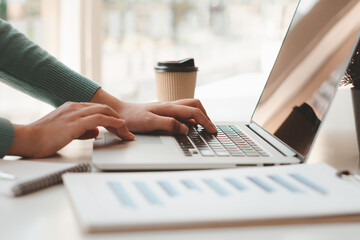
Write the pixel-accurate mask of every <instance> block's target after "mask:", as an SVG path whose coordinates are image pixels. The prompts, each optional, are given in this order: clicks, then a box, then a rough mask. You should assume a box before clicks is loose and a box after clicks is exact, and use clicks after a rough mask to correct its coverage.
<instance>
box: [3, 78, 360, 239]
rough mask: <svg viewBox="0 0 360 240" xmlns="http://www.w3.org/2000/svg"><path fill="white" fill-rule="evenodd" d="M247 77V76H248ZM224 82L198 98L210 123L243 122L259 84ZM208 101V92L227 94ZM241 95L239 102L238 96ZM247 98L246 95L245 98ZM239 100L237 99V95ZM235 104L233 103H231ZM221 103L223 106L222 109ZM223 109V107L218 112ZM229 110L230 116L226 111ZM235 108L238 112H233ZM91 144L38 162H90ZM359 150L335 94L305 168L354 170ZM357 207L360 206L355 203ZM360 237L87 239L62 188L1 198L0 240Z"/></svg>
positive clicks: (311, 233) (280, 231)
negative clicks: (317, 164)
mask: <svg viewBox="0 0 360 240" xmlns="http://www.w3.org/2000/svg"><path fill="white" fill-rule="evenodd" d="M250 77H251V76H250ZM252 77H253V79H252V80H251V81H249V76H247V77H246V78H245V79H247V81H245V80H244V79H243V78H239V79H229V80H226V81H224V82H221V83H214V84H210V85H207V86H202V87H200V88H198V90H197V97H198V98H200V99H202V101H203V103H204V105H205V107H206V108H207V111H208V113H209V115H210V116H211V117H212V119H213V120H224V119H226V118H227V119H229V120H239V119H242V120H248V119H249V118H250V115H251V112H252V109H253V107H254V106H255V104H256V102H254V101H256V99H257V96H258V95H259V94H260V92H261V88H262V84H263V82H262V81H260V80H258V77H256V76H252ZM229 86H231V88H230V89H231V90H230V91H228V93H227V94H219V97H218V98H212V97H209V96H213V95H212V93H210V92H214V91H217V92H221V90H225V89H229ZM243 91H245V93H244V96H245V97H244V98H243V100H240V99H241V98H240V99H239V97H237V95H238V94H240V93H241V92H243ZM245 94H246V95H245ZM240 95H241V94H240ZM236 99H238V100H237V101H235V100H236ZM224 104H225V105H224ZM220 106H222V108H220ZM223 106H226V108H227V109H234V111H233V112H230V111H225V110H224V107H223ZM235 109H238V110H237V111H235ZM91 149H92V145H91V141H84V142H79V141H76V142H73V143H72V144H70V145H69V146H68V147H66V148H65V149H63V150H62V151H61V155H62V156H60V157H58V158H50V159H43V160H41V161H64V162H80V161H90V158H91V151H92V150H91ZM358 157H359V154H358V150H357V145H356V136H355V130H354V120H353V115H352V105H351V99H350V91H349V90H348V89H342V90H339V91H338V94H337V96H336V98H335V102H334V104H333V105H332V108H331V110H330V112H329V115H328V118H327V119H326V120H325V122H324V125H323V128H322V129H321V131H320V135H319V138H318V140H317V142H316V144H315V147H314V149H313V152H312V154H311V157H310V160H309V162H310V163H314V162H327V163H329V164H330V165H332V166H334V167H336V168H338V169H343V168H349V169H357V164H358ZM359 204H360V203H359ZM358 236H360V223H341V224H340V223H339V224H316V225H287V226H260V227H239V228H216V229H199V230H176V231H173V230H169V231H152V232H139V233H136V232H133V233H111V234H94V235H87V234H84V233H82V232H81V230H80V228H79V224H78V223H77V221H76V217H75V215H74V212H73V211H72V208H71V206H70V201H69V199H68V197H67V195H66V192H65V189H64V187H63V185H58V186H54V187H51V188H48V189H45V190H43V191H40V192H36V193H33V194H30V195H27V196H25V197H21V198H8V197H3V196H0V239H6V240H11V239H52V240H53V239H147V240H148V239H182V240H183V239H207V240H209V239H290V240H294V239H324V240H325V239H326V240H331V239H344V238H355V237H358Z"/></svg>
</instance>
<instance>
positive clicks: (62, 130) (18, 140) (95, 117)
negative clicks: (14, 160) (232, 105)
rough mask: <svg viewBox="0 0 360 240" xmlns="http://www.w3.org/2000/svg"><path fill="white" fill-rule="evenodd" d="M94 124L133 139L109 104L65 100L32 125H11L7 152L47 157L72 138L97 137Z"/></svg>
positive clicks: (9, 153) (33, 156)
mask: <svg viewBox="0 0 360 240" xmlns="http://www.w3.org/2000/svg"><path fill="white" fill-rule="evenodd" d="M98 126H102V127H105V128H107V129H108V130H109V131H110V132H112V133H114V134H115V135H117V136H118V137H119V138H121V139H123V140H133V139H134V135H133V134H132V133H130V132H129V130H128V128H127V126H126V124H125V121H124V120H122V119H121V118H120V115H119V114H118V113H117V112H116V111H114V110H113V109H112V108H110V107H109V106H107V105H103V104H96V103H74V102H67V103H65V104H63V105H62V106H60V107H58V108H57V109H55V110H54V111H52V112H51V113H49V114H47V115H46V116H45V117H43V118H41V119H40V120H38V121H36V122H34V123H32V124H29V125H16V124H14V130H15V136H14V140H13V143H12V146H11V148H10V150H9V152H8V155H16V156H23V157H31V158H41V157H47V156H50V155H52V154H54V153H56V152H57V151H59V150H60V149H61V148H63V147H64V146H66V145H67V144H69V143H70V142H71V141H72V140H74V139H91V138H95V137H97V135H98V133H99V132H98V130H97V127H98Z"/></svg>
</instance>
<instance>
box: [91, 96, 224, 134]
mask: <svg viewBox="0 0 360 240" xmlns="http://www.w3.org/2000/svg"><path fill="white" fill-rule="evenodd" d="M91 102H95V103H101V104H106V105H108V106H110V107H112V108H113V109H114V110H115V111H116V112H117V113H119V114H120V116H121V118H122V119H124V120H125V121H126V125H127V126H128V128H129V130H130V131H132V132H137V133H145V132H151V131H157V130H162V131H167V132H169V133H176V134H186V133H187V132H188V127H187V126H186V125H184V123H190V124H200V125H202V126H203V127H204V128H205V130H207V131H208V132H210V133H216V132H217V130H216V127H215V126H214V124H213V123H212V122H211V120H210V119H209V117H208V116H207V114H206V111H205V109H204V107H203V106H202V104H201V102H200V101H199V100H197V99H184V100H178V101H174V102H165V103H159V102H155V103H145V104H135V103H126V102H122V101H120V100H118V99H116V98H115V97H113V96H111V95H110V94H108V93H106V92H105V91H104V90H102V89H99V90H98V91H97V92H96V93H95V95H94V97H93V99H92V100H91Z"/></svg>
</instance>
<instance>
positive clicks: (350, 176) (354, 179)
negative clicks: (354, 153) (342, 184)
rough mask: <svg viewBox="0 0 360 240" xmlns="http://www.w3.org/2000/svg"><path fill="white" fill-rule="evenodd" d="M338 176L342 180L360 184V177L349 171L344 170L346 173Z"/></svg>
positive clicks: (338, 173)
mask: <svg viewBox="0 0 360 240" xmlns="http://www.w3.org/2000/svg"><path fill="white" fill-rule="evenodd" d="M336 175H337V176H338V177H339V178H341V179H344V180H348V181H351V182H354V183H357V184H360V175H358V174H356V173H352V172H350V171H348V170H344V171H339V172H337V174H336Z"/></svg>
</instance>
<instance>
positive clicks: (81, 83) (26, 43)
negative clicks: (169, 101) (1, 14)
mask: <svg viewBox="0 0 360 240" xmlns="http://www.w3.org/2000/svg"><path fill="white" fill-rule="evenodd" d="M0 81H1V82H3V83H5V84H7V85H9V86H12V87H14V88H16V89H18V90H20V91H22V92H24V93H26V94H29V95H30V96H32V97H35V98H37V99H40V100H42V101H44V102H47V103H49V104H51V105H53V106H55V107H58V106H60V105H62V104H63V103H65V102H67V101H72V102H88V101H90V100H91V98H92V97H93V95H94V94H95V92H96V91H97V90H98V89H99V88H100V86H99V85H97V84H96V83H94V82H92V81H90V80H89V79H87V78H85V77H83V76H81V75H80V74H78V73H76V72H74V71H72V70H71V69H70V68H68V67H66V66H65V65H64V64H62V63H61V62H60V61H58V60H57V59H55V58H54V57H53V56H51V55H50V54H48V53H47V52H46V51H45V50H43V49H42V48H41V47H39V46H38V45H36V44H35V43H33V42H32V41H30V40H29V39H28V38H27V37H26V36H25V35H23V34H21V33H20V32H18V31H17V30H16V29H14V28H13V27H12V26H11V25H10V24H9V23H7V22H6V21H3V20H1V19H0ZM13 138H14V128H13V125H12V124H11V123H10V122H9V121H7V120H5V119H0V158H2V157H3V156H4V155H6V153H7V152H8V150H9V149H10V147H11V144H12V142H13Z"/></svg>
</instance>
